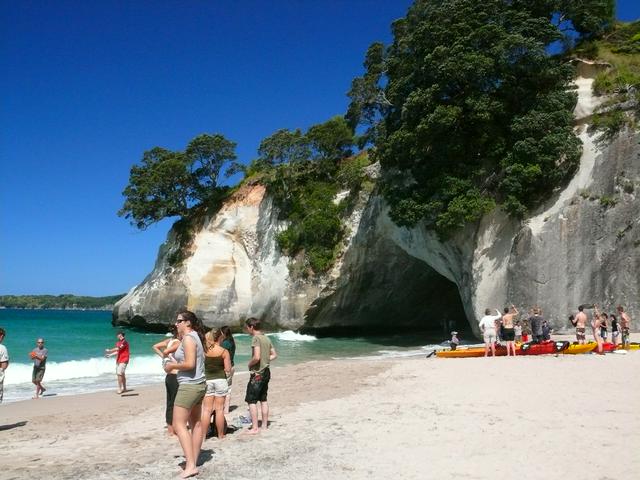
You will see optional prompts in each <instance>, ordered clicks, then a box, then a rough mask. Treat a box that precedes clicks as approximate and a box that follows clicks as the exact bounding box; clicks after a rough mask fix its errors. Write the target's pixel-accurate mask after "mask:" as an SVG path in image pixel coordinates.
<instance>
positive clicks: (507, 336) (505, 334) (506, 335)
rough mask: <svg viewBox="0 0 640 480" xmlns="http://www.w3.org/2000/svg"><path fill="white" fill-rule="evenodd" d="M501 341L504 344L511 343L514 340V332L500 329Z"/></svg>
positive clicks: (508, 329) (511, 329)
mask: <svg viewBox="0 0 640 480" xmlns="http://www.w3.org/2000/svg"><path fill="white" fill-rule="evenodd" d="M502 339H503V340H504V341H505V342H513V341H514V340H515V339H516V331H515V330H514V329H513V328H504V329H502Z"/></svg>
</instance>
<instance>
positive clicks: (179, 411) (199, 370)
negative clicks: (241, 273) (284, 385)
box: [153, 310, 277, 478]
mask: <svg viewBox="0 0 640 480" xmlns="http://www.w3.org/2000/svg"><path fill="white" fill-rule="evenodd" d="M244 328H245V330H246V332H247V333H248V334H249V335H251V337H252V339H251V350H252V352H251V358H250V360H249V363H248V367H249V373H250V376H249V382H248V384H247V390H246V395H245V402H247V404H248V406H249V414H250V417H251V427H250V428H249V429H248V430H247V431H246V433H248V434H256V433H259V431H260V429H263V430H266V429H267V428H268V426H269V404H268V402H267V392H268V388H269V380H270V378H271V371H270V368H269V367H270V364H271V362H272V361H273V360H275V359H276V357H277V353H276V350H275V348H274V347H273V345H272V344H271V341H270V340H269V338H268V337H267V336H266V335H265V334H264V333H263V332H262V329H261V328H262V327H261V322H260V320H258V319H257V318H249V319H247V320H246V321H245V324H244ZM171 333H172V335H171V338H168V339H166V340H164V341H162V342H159V343H157V344H155V345H154V346H153V350H154V351H155V352H156V353H157V354H158V355H159V356H160V357H162V362H163V367H164V371H165V372H166V374H167V375H166V378H165V386H166V392H167V401H166V411H165V420H166V422H167V430H168V432H169V434H171V435H175V436H176V437H177V438H178V441H179V442H180V446H181V447H182V450H183V452H184V457H185V464H184V470H183V471H182V474H181V476H182V478H187V477H191V476H194V475H197V474H198V469H197V466H196V462H197V459H198V456H199V454H200V449H201V447H202V443H203V442H204V440H205V438H206V437H207V433H208V431H209V425H210V424H211V417H212V414H213V415H214V416H215V429H216V430H217V434H218V438H220V439H222V438H224V436H225V428H226V421H225V414H228V413H229V399H230V394H231V384H232V379H233V374H234V356H235V341H234V339H233V335H232V333H231V329H230V328H229V327H228V326H224V327H222V328H218V329H215V330H210V331H208V332H207V331H205V327H204V325H203V324H202V322H201V321H200V319H199V318H198V317H197V316H196V315H195V314H194V313H193V312H191V311H189V310H182V311H180V312H178V314H177V316H176V320H175V323H174V324H173V325H172V327H171ZM258 403H260V411H261V423H260V422H259V421H258V406H257V404H258Z"/></svg>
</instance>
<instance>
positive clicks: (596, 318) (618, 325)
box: [569, 304, 631, 353]
mask: <svg viewBox="0 0 640 480" xmlns="http://www.w3.org/2000/svg"><path fill="white" fill-rule="evenodd" d="M586 308H588V307H586V306H584V305H580V306H579V307H578V313H577V314H576V315H570V316H569V321H570V322H571V324H572V325H573V326H574V327H575V329H576V340H577V342H578V343H579V344H584V343H586V342H587V337H586V329H587V324H590V326H591V331H592V333H593V338H594V340H595V341H596V343H597V344H598V346H597V351H598V353H602V346H603V344H604V342H606V341H607V337H608V332H609V327H611V343H613V344H615V345H619V344H622V346H623V347H626V346H628V345H629V328H630V327H631V318H630V317H629V314H628V313H627V312H625V311H624V307H623V306H622V305H618V306H617V307H616V311H617V312H618V316H619V317H620V318H619V319H618V317H616V315H615V314H613V313H611V314H607V313H605V312H601V311H600V308H599V307H598V305H597V304H594V305H593V310H594V313H593V318H592V319H591V322H589V319H588V317H587V314H586V313H585V311H584V310H585V309H586Z"/></svg>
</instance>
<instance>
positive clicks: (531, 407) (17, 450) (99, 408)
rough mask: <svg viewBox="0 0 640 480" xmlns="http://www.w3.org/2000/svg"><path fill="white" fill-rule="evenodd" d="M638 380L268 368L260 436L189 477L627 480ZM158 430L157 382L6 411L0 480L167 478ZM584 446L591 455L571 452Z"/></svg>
mask: <svg viewBox="0 0 640 480" xmlns="http://www.w3.org/2000/svg"><path fill="white" fill-rule="evenodd" d="M637 336H638V335H637V334H635V335H633V337H636V338H637ZM634 340H635V338H634ZM639 369H640V352H629V353H628V354H627V355H615V354H611V355H606V356H598V355H577V356H572V355H558V356H553V355H547V356H539V357H535V356H534V357H518V358H515V359H514V358H506V357H498V358H495V359H494V358H489V359H484V358H477V359H435V358H431V359H425V358H393V359H377V360H376V359H362V360H326V361H312V362H307V363H301V364H296V365H288V366H283V367H276V368H274V370H273V379H272V382H271V384H270V388H269V403H270V406H271V413H272V414H271V420H272V423H271V426H270V429H269V431H268V432H263V433H261V434H260V435H258V436H256V437H250V436H245V435H242V433H241V431H238V432H236V433H233V434H230V435H228V436H227V438H226V439H224V440H222V441H220V440H218V439H215V438H214V439H208V440H207V441H206V442H205V444H204V446H203V453H202V455H201V458H202V459H203V460H204V464H203V465H202V466H201V468H200V470H201V475H200V477H199V478H211V477H213V476H215V477H216V478H236V479H237V478H247V479H248V478H256V477H257V476H258V475H260V476H263V477H264V476H265V475H266V476H267V477H268V478H307V479H316V478H317V479H320V478H333V477H341V478H349V479H351V478H353V479H358V478H364V477H371V478H388V477H397V478H416V479H418V478H433V479H441V478H443V477H446V476H466V477H468V478H476V479H490V478H491V479H494V478H499V477H503V478H512V477H514V476H516V475H517V476H518V477H519V478H525V479H529V478H530V479H538V478H543V477H548V478H583V479H594V480H595V479H602V478H625V477H629V478H633V477H634V476H635V474H636V472H637V471H638V469H639V468H640V459H637V458H636V456H635V454H634V452H635V451H636V450H637V448H638V447H639V446H640V433H639V432H640V416H639V415H638V414H637V411H638V407H640V377H639V376H638V375H637V372H638V370H639ZM245 385H246V377H244V378H243V377H242V376H241V377H238V378H237V382H236V383H234V390H233V392H232V401H231V404H232V405H237V406H238V408H237V409H236V410H235V411H233V412H232V413H231V415H230V416H229V418H230V419H231V420H232V419H233V417H235V416H237V415H239V414H243V415H244V414H245V412H246V406H245V405H244V403H243V402H242V400H243V397H244V387H245ZM163 427H164V385H162V384H158V385H152V386H145V387H138V388H136V389H135V390H134V391H132V392H130V394H129V395H127V396H122V397H120V396H118V395H116V394H115V393H114V392H98V393H90V394H84V395H76V396H66V397H52V398H44V399H41V400H38V401H21V402H15V403H11V404H7V405H2V406H0V432H1V433H0V435H2V437H3V440H4V441H3V444H5V445H6V447H5V451H4V455H3V457H4V458H5V459H11V462H3V463H5V464H6V465H4V466H3V468H2V471H1V473H0V477H1V478H3V479H6V480H9V479H19V478H25V477H26V476H32V475H39V474H45V475H46V476H47V477H48V478H53V479H71V478H89V479H97V480H98V479H99V480H101V479H107V478H109V479H112V478H132V479H137V478H141V479H146V478H149V479H151V478H158V477H160V476H162V477H167V476H168V477H169V478H172V477H176V476H177V474H178V472H179V469H178V463H179V462H180V461H181V458H180V454H181V449H180V447H179V445H178V442H177V440H176V439H175V438H168V437H166V435H165V433H164V428H163ZM594 442H595V443H596V444H597V445H598V452H599V453H598V455H597V456H580V455H579V454H578V455H576V448H580V450H582V448H583V447H588V446H591V445H593V444H594ZM505 448H506V450H505ZM527 462H529V463H527Z"/></svg>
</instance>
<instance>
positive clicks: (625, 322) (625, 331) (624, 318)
mask: <svg viewBox="0 0 640 480" xmlns="http://www.w3.org/2000/svg"><path fill="white" fill-rule="evenodd" d="M617 310H618V314H619V315H620V327H621V328H622V347H623V348H626V347H628V346H629V328H630V327H631V317H629V315H627V312H625V311H624V308H622V305H618V308H617Z"/></svg>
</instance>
